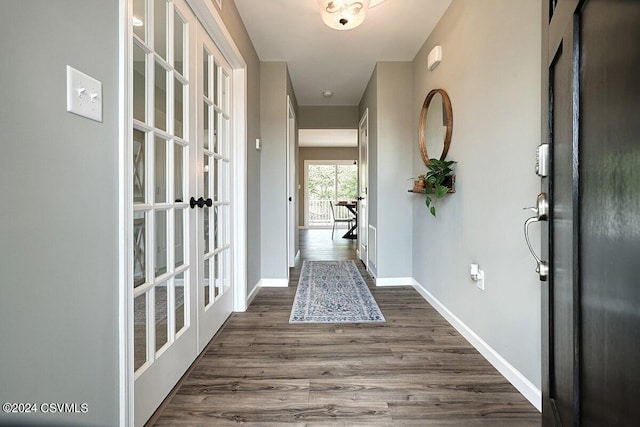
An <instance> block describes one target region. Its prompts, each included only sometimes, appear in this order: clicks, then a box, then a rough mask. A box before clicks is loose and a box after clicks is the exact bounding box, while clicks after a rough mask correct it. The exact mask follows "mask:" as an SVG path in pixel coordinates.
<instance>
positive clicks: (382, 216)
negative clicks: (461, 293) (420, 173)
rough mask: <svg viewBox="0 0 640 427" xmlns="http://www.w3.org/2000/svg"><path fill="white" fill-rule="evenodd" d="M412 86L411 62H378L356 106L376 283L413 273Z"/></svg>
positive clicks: (370, 245)
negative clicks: (361, 119) (363, 129)
mask: <svg viewBox="0 0 640 427" xmlns="http://www.w3.org/2000/svg"><path fill="white" fill-rule="evenodd" d="M411 85H412V65H411V63H410V62H378V63H377V64H376V68H375V70H374V72H373V75H372V76H371V79H370V80H369V84H368V85H367V89H366V90H365V93H364V96H363V98H362V100H361V102H360V114H361V115H362V114H364V111H365V109H367V108H368V109H369V193H368V203H369V204H368V207H369V224H370V225H372V226H374V227H376V230H377V244H376V246H377V247H376V254H377V256H376V263H375V265H372V264H371V263H370V264H369V267H370V269H371V270H372V272H373V273H374V275H375V276H376V277H377V278H379V279H390V278H398V277H402V278H409V277H411V272H412V269H411V263H412V256H411V239H412V221H413V216H412V199H411V195H410V194H409V193H407V190H408V189H409V187H410V181H409V178H411V173H410V172H409V171H410V170H411V169H410V165H411V163H412V160H411V146H412V138H413V134H412V128H413V124H412V122H411V100H412V99H413V97H412V87H411ZM369 248H370V252H372V250H371V249H372V248H373V242H369Z"/></svg>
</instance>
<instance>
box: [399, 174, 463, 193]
mask: <svg viewBox="0 0 640 427" xmlns="http://www.w3.org/2000/svg"><path fill="white" fill-rule="evenodd" d="M449 176H450V177H451V179H445V181H444V185H445V186H447V187H449V190H448V191H447V193H455V192H456V176H455V175H449ZM407 191H408V192H409V193H416V194H427V190H426V189H424V190H422V191H414V190H407ZM433 193H435V191H434V190H433V188H432V189H431V191H430V192H429V194H433Z"/></svg>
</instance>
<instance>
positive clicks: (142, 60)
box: [133, 43, 147, 122]
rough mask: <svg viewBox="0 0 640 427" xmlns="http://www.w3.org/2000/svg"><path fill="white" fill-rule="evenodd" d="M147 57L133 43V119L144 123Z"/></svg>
mask: <svg viewBox="0 0 640 427" xmlns="http://www.w3.org/2000/svg"><path fill="white" fill-rule="evenodd" d="M146 106H147V55H146V54H145V53H144V51H143V50H142V48H141V47H140V46H138V44H137V43H133V118H134V119H136V120H140V121H141V122H144V121H146Z"/></svg>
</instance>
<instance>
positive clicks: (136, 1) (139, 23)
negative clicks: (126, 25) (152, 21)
mask: <svg viewBox="0 0 640 427" xmlns="http://www.w3.org/2000/svg"><path fill="white" fill-rule="evenodd" d="M132 24H133V33H134V34H135V35H136V36H138V37H140V39H141V40H142V41H145V40H146V29H147V27H148V23H147V2H146V0H133V19H132ZM134 58H135V57H134ZM134 60H135V59H134Z"/></svg>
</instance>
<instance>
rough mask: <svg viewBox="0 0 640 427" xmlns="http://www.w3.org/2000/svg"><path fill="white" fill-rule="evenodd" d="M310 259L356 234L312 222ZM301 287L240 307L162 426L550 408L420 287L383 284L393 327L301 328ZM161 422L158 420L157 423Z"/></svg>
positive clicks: (372, 419)
mask: <svg viewBox="0 0 640 427" xmlns="http://www.w3.org/2000/svg"><path fill="white" fill-rule="evenodd" d="M300 236H301V245H300V250H301V257H300V259H301V261H304V260H338V259H347V260H348V259H355V242H353V241H344V239H339V238H336V239H335V240H334V241H333V243H332V242H331V239H330V230H329V232H328V233H327V232H326V231H324V230H323V231H317V230H301V233H300ZM300 264H301V263H299V265H297V266H296V268H294V269H292V271H291V281H290V286H289V288H263V289H261V290H260V291H259V293H258V295H257V296H256V297H255V299H254V300H253V302H252V304H251V306H250V307H249V308H248V310H247V312H246V313H234V314H233V315H232V316H231V317H230V318H229V320H228V322H227V323H226V324H225V326H224V327H223V329H222V330H221V331H219V332H218V334H217V335H216V336H215V337H214V339H213V340H212V341H211V343H210V344H209V345H208V347H207V348H206V350H205V354H204V355H203V357H202V358H201V359H200V361H199V362H198V364H197V366H195V367H194V368H193V369H192V371H191V372H190V374H189V375H188V376H187V377H186V378H185V379H183V382H182V384H181V385H180V387H179V388H178V390H177V392H176V394H175V395H174V396H173V398H172V399H171V400H170V401H168V402H167V404H166V405H165V406H164V408H163V410H162V412H160V413H158V414H156V416H154V417H153V418H152V423H150V424H149V425H158V426H226V425H237V424H244V425H253V426H283V425H284V426H369V427H373V426H403V427H404V426H509V427H518V426H534V425H536V426H537V425H540V414H539V412H538V411H537V410H536V409H535V408H534V407H533V406H532V405H531V404H530V403H529V402H528V401H527V400H526V399H525V398H524V397H523V396H522V395H521V394H520V393H518V392H517V390H515V388H514V387H513V386H512V385H511V384H509V383H508V382H507V381H506V380H505V379H504V377H502V375H500V374H499V373H498V372H497V371H496V370H495V369H494V368H493V367H492V366H491V365H490V364H489V363H488V362H487V361H486V360H485V359H484V358H483V357H482V356H481V355H480V354H479V353H478V352H477V351H476V350H475V349H474V348H473V347H472V346H471V345H470V344H469V343H468V342H467V341H466V340H465V339H464V338H463V337H462V336H460V335H459V334H458V332H457V331H456V330H455V329H454V328H453V327H452V326H451V325H450V324H449V323H448V322H447V321H446V320H445V319H444V318H442V316H440V315H439V314H438V313H437V311H436V310H435V309H434V308H433V307H431V306H430V305H429V304H428V303H427V302H426V301H425V300H424V299H423V298H422V297H421V296H420V295H419V294H418V293H417V292H416V291H415V290H414V289H413V288H411V287H394V288H376V287H375V283H374V281H373V279H371V277H370V276H369V275H368V274H367V273H366V271H365V269H364V267H363V265H362V264H361V263H360V262H356V265H357V266H358V269H359V271H360V272H361V274H362V275H363V278H364V279H365V282H366V283H367V286H368V287H369V288H370V289H371V292H372V294H373V296H374V298H375V299H376V301H377V303H378V305H379V306H380V309H381V311H382V312H383V314H384V316H385V318H386V320H387V321H386V323H361V324H295V325H290V324H289V315H290V312H291V306H292V304H293V299H294V297H295V291H296V286H297V281H298V279H299V276H300V267H301V265H300ZM153 423H155V424H153Z"/></svg>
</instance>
